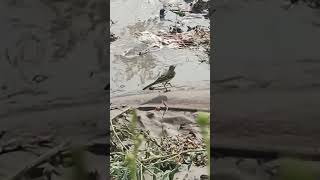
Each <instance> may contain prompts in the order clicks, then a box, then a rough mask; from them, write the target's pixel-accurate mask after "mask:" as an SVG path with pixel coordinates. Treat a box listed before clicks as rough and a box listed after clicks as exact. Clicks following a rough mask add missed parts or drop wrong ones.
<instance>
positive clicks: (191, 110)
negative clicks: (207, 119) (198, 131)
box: [137, 105, 210, 112]
mask: <svg viewBox="0 0 320 180" xmlns="http://www.w3.org/2000/svg"><path fill="white" fill-rule="evenodd" d="M156 107H157V106H155V105H154V106H153V105H148V106H139V107H138V108H137V109H138V110H142V111H150V110H153V109H155V108H156ZM167 108H170V110H171V111H188V112H198V111H202V112H210V110H208V109H195V108H187V107H169V106H168V107H167ZM160 109H161V110H165V107H160Z"/></svg>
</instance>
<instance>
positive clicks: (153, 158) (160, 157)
mask: <svg viewBox="0 0 320 180" xmlns="http://www.w3.org/2000/svg"><path fill="white" fill-rule="evenodd" d="M200 151H206V149H189V150H185V151H182V152H180V153H175V154H170V155H165V156H157V157H151V158H148V159H144V160H142V162H148V161H153V160H155V159H163V158H167V157H169V158H168V159H171V158H174V157H177V156H180V155H181V154H185V153H189V152H200ZM168 159H167V160H168ZM157 163H158V162H157Z"/></svg>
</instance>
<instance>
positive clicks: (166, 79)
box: [142, 65, 176, 91]
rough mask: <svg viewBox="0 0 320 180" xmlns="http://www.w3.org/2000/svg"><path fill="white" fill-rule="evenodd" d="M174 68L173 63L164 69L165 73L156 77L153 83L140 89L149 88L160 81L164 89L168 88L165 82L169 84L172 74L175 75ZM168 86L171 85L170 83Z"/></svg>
mask: <svg viewBox="0 0 320 180" xmlns="http://www.w3.org/2000/svg"><path fill="white" fill-rule="evenodd" d="M175 68H176V66H175V65H171V66H170V67H169V70H168V71H166V72H165V73H163V74H162V75H161V76H160V77H158V79H157V80H155V81H154V82H153V83H151V84H149V85H148V86H146V87H144V88H143V89H142V90H146V89H147V88H150V87H152V86H153V85H156V84H160V83H162V85H163V86H164V88H166V91H167V90H168V89H167V87H166V85H167V84H170V83H169V81H170V80H171V79H173V78H174V76H175V75H176V72H175V71H174V69H175ZM170 86H171V87H172V85H171V84H170Z"/></svg>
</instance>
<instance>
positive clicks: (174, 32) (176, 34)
mask: <svg viewBox="0 0 320 180" xmlns="http://www.w3.org/2000/svg"><path fill="white" fill-rule="evenodd" d="M135 35H136V37H137V39H138V40H139V41H141V42H143V43H146V44H149V47H158V48H162V47H163V45H165V46H167V47H169V48H178V49H182V48H187V47H199V46H205V47H206V46H210V30H209V28H206V27H201V26H196V27H193V28H190V29H189V31H186V32H182V30H181V28H179V27H170V29H169V31H168V32H164V31H159V32H158V33H156V34H154V33H151V32H148V31H144V32H139V33H136V34H135Z"/></svg>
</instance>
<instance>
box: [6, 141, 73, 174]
mask: <svg viewBox="0 0 320 180" xmlns="http://www.w3.org/2000/svg"><path fill="white" fill-rule="evenodd" d="M69 144H70V142H69V141H66V142H63V143H61V144H60V145H59V146H57V147H56V148H54V149H52V150H50V151H48V152H47V153H45V154H43V155H42V156H40V157H39V158H37V159H36V160H34V161H33V162H31V163H30V164H29V165H27V166H26V167H24V168H23V169H21V170H19V171H18V172H17V173H16V174H15V175H13V176H12V177H10V178H8V179H7V180H19V179H21V178H22V177H23V176H24V175H25V174H26V173H27V172H28V171H29V170H31V169H33V168H35V167H37V166H39V165H40V164H42V163H44V162H46V161H47V160H48V159H50V158H51V157H53V156H55V155H57V154H59V153H60V152H62V151H64V150H65V149H66V147H67V146H68V145H69Z"/></svg>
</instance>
